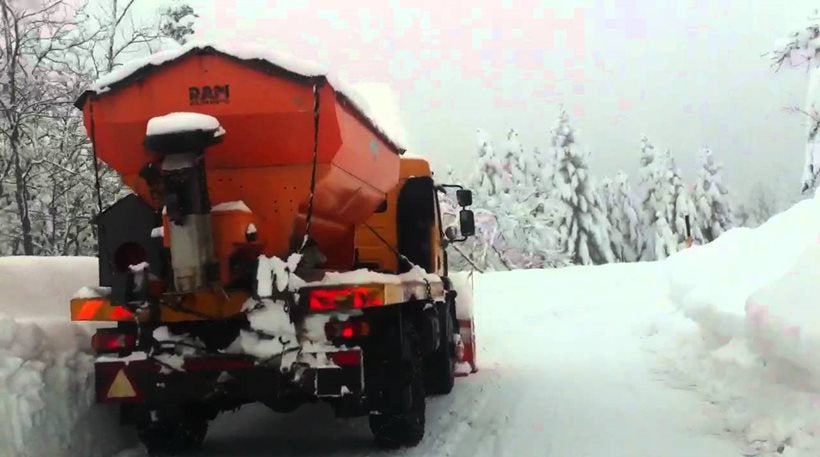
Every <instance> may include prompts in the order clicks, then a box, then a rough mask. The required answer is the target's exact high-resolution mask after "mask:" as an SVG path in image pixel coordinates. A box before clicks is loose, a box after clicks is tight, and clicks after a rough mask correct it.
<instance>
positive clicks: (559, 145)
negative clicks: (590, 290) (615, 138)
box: [552, 111, 615, 265]
mask: <svg viewBox="0 0 820 457" xmlns="http://www.w3.org/2000/svg"><path fill="white" fill-rule="evenodd" d="M575 134H576V132H575V130H574V129H573V127H572V126H571V125H570V123H569V116H568V115H567V113H566V111H562V112H561V115H560V117H559V118H558V122H557V124H556V126H555V127H554V128H553V131H552V148H553V151H554V152H555V157H556V167H555V175H554V180H553V184H554V189H553V194H554V196H555V198H556V199H557V200H559V201H560V202H561V203H562V209H561V211H560V214H559V223H558V232H559V233H560V234H561V239H562V240H563V243H564V252H566V253H567V254H568V255H569V257H570V259H571V261H572V263H574V264H578V265H589V264H602V263H610V262H614V261H615V256H614V255H613V253H612V247H611V245H610V240H609V233H608V232H609V221H608V220H607V218H606V215H605V213H604V208H603V202H601V199H600V198H599V196H598V193H597V192H596V191H595V186H594V183H593V180H592V178H591V177H590V175H589V171H588V165H587V160H588V155H587V154H585V153H583V152H581V151H580V150H579V149H578V148H577V147H576V146H575V142H576V138H575Z"/></svg>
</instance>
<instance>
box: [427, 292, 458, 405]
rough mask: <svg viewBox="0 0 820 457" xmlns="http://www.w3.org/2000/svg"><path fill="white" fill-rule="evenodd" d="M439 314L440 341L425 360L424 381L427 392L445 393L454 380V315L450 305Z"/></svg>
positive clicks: (448, 391) (448, 390)
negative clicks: (437, 346)
mask: <svg viewBox="0 0 820 457" xmlns="http://www.w3.org/2000/svg"><path fill="white" fill-rule="evenodd" d="M445 309H446V311H445V312H444V313H442V316H441V323H440V328H441V343H440V344H439V348H438V349H437V350H436V351H435V352H433V353H431V354H429V355H428V356H427V358H426V360H425V367H424V368H425V370H424V374H425V378H426V379H425V383H426V387H427V393H428V394H432V395H446V394H449V393H450V392H452V390H453V386H454V385H455V381H456V356H455V351H454V350H453V349H454V348H453V333H454V331H455V330H454V329H455V324H454V321H453V319H454V316H453V313H452V312H451V309H450V306H449V305H448V306H446V307H445Z"/></svg>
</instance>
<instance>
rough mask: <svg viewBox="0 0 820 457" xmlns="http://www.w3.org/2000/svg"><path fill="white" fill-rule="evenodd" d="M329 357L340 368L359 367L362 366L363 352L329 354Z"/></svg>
mask: <svg viewBox="0 0 820 457" xmlns="http://www.w3.org/2000/svg"><path fill="white" fill-rule="evenodd" d="M327 355H328V357H329V358H330V360H331V361H333V363H335V364H336V365H339V366H340V367H357V366H360V365H361V364H362V352H361V351H340V352H328V353H327Z"/></svg>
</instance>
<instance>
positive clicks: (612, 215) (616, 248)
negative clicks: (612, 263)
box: [602, 171, 644, 262]
mask: <svg viewBox="0 0 820 457" xmlns="http://www.w3.org/2000/svg"><path fill="white" fill-rule="evenodd" d="M602 194H603V195H604V201H605V203H606V206H607V211H608V215H609V217H608V218H609V223H610V226H611V230H610V240H611V241H612V246H613V252H614V253H615V257H616V258H617V259H618V260H619V261H621V262H635V261H637V260H639V254H640V251H641V248H642V246H643V244H644V240H643V238H644V236H643V230H644V227H643V222H642V216H641V214H642V213H641V211H640V210H639V209H638V204H637V202H636V201H635V198H634V196H633V195H632V191H631V189H630V186H629V178H628V177H627V175H626V173H624V172H623V171H619V172H618V174H617V175H615V180H614V182H611V181H609V180H606V181H605V182H604V183H603V184H602Z"/></svg>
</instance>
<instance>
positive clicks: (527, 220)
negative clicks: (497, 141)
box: [442, 131, 566, 270]
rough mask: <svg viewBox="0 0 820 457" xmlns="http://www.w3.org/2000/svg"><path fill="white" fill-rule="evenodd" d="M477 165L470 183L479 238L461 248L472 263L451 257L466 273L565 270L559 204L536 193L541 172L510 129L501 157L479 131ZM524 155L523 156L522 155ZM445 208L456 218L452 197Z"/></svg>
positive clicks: (454, 264)
mask: <svg viewBox="0 0 820 457" xmlns="http://www.w3.org/2000/svg"><path fill="white" fill-rule="evenodd" d="M477 139H478V144H477V155H478V161H477V167H476V171H475V172H474V173H473V174H472V177H471V178H470V179H468V180H467V182H466V183H461V182H457V181H455V183H457V184H466V187H467V188H469V189H471V190H473V202H474V203H473V206H472V209H473V211H474V213H475V219H476V236H475V237H472V238H471V239H470V240H468V241H467V242H465V243H464V244H462V245H459V246H458V249H459V250H461V251H462V252H463V253H464V254H465V255H466V256H467V257H468V259H462V260H459V259H453V258H452V256H451V266H452V267H453V268H456V269H459V268H460V269H463V268H469V267H473V266H476V267H478V268H481V269H490V270H492V269H514V268H544V267H553V266H563V265H565V264H566V256H564V255H563V253H562V251H561V249H560V242H559V235H558V232H557V231H556V230H555V229H554V225H555V214H556V209H555V208H556V205H555V204H554V202H552V201H551V200H550V199H548V198H545V196H544V195H542V193H541V192H539V190H538V185H539V179H540V176H541V175H540V174H539V172H540V170H538V169H537V167H536V166H535V165H534V164H535V163H536V162H535V160H534V158H533V157H532V156H526V155H527V153H526V150H525V149H524V148H523V147H522V146H521V144H520V142H519V141H518V138H517V134H516V133H515V131H510V133H509V134H508V135H507V138H506V141H505V142H504V143H503V149H502V151H503V152H502V154H498V153H497V152H496V149H495V148H494V147H493V144H492V141H491V140H490V138H489V136H488V135H487V134H486V133H485V132H483V131H478V132H477ZM522 155H523V156H525V157H522ZM447 200H449V201H448V202H446V203H444V204H443V205H442V206H443V208H442V212H444V213H447V212H451V213H452V214H451V215H450V216H449V218H450V219H452V220H455V216H456V213H457V211H458V208H457V205H456V204H455V200H454V198H453V197H452V196H450V197H447Z"/></svg>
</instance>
